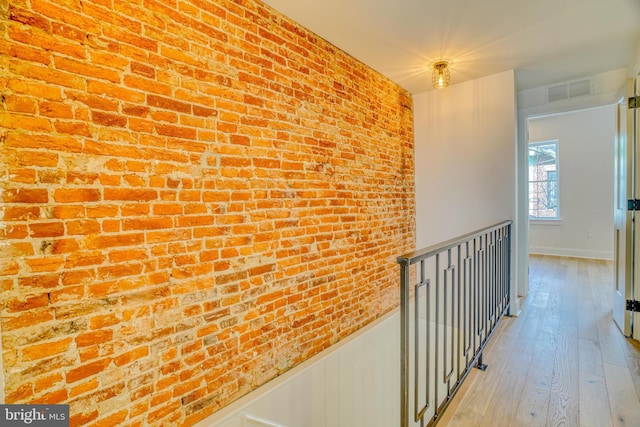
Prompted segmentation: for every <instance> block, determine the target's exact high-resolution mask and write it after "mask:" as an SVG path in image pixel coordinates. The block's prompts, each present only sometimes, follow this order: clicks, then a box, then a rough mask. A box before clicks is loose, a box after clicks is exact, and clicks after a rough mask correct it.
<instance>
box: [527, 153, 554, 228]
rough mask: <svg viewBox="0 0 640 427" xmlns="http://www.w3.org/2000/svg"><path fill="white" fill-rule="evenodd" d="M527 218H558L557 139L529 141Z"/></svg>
mask: <svg viewBox="0 0 640 427" xmlns="http://www.w3.org/2000/svg"><path fill="white" fill-rule="evenodd" d="M529 218H531V219H560V209H559V204H558V141H545V142H531V143H529Z"/></svg>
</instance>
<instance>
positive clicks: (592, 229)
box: [528, 104, 615, 259]
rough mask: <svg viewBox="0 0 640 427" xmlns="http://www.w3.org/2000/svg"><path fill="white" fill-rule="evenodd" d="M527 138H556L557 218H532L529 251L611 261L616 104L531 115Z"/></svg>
mask: <svg viewBox="0 0 640 427" xmlns="http://www.w3.org/2000/svg"><path fill="white" fill-rule="evenodd" d="M528 125H529V126H528V129H529V141H531V142H537V141H549V140H554V139H557V140H558V141H559V142H558V151H559V153H558V159H559V180H560V183H559V184H560V188H559V197H560V216H561V221H557V222H556V221H532V222H531V224H530V227H529V247H530V252H531V253H540V254H550V255H564V256H577V257H585V258H600V259H613V143H614V137H615V105H613V104H610V105H606V106H601V107H596V108H589V109H584V110H577V111H572V112H567V113H562V114H554V115H548V116H541V117H535V118H530V119H529V121H528Z"/></svg>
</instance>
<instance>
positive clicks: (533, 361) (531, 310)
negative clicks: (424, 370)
mask: <svg viewBox="0 0 640 427" xmlns="http://www.w3.org/2000/svg"><path fill="white" fill-rule="evenodd" d="M529 277H530V283H529V295H528V297H527V298H526V300H525V301H524V304H523V307H522V312H521V313H520V316H519V317H511V318H504V319H503V320H502V321H501V324H500V325H499V326H498V329H497V330H496V333H495V335H494V336H493V338H492V340H491V342H490V343H489V344H488V345H487V347H486V348H485V351H484V360H483V362H484V363H486V364H488V365H489V369H488V370H487V371H486V372H481V371H479V370H477V369H474V370H473V372H472V373H470V374H469V377H467V380H466V381H465V384H464V385H463V386H462V388H461V390H460V392H459V393H458V395H457V396H456V397H455V399H454V401H453V402H452V404H451V406H450V407H449V409H448V410H447V411H446V412H445V414H444V416H443V418H442V420H441V421H440V423H439V424H438V426H452V427H455V426H464V427H468V426H474V427H475V426H478V427H484V426H491V427H500V426H505V427H507V426H508V427H514V426H567V427H573V426H584V427H591V426H593V427H607V426H634V427H638V426H640V397H639V396H640V345H638V343H637V342H632V341H630V340H627V339H625V338H624V337H623V336H622V334H621V333H620V331H619V329H618V328H617V327H616V325H615V324H614V322H613V320H612V318H611V303H612V289H613V284H612V283H613V263H612V262H607V261H599V260H584V259H577V258H564V257H546V256H544V257H543V256H531V257H530V274H529Z"/></svg>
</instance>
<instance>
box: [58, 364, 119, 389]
mask: <svg viewBox="0 0 640 427" xmlns="http://www.w3.org/2000/svg"><path fill="white" fill-rule="evenodd" d="M110 364H111V359H102V360H96V361H95V362H91V363H87V364H84V365H81V366H79V367H78V368H75V369H71V370H70V371H68V372H67V373H66V379H67V384H70V383H74V382H76V381H80V380H81V379H84V378H87V377H89V376H92V375H96V374H99V373H100V372H102V371H104V370H105V369H106V368H107V366H109V365H110Z"/></svg>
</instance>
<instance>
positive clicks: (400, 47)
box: [264, 0, 640, 94]
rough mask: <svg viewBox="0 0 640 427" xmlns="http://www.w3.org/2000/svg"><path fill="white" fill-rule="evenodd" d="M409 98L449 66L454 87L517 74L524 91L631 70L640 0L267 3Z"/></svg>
mask: <svg viewBox="0 0 640 427" xmlns="http://www.w3.org/2000/svg"><path fill="white" fill-rule="evenodd" d="M264 2H265V3H266V4H268V5H270V6H272V7H273V8H275V9H276V10H278V11H280V12H282V13H283V14H285V15H287V16H288V17H290V18H292V19H293V20H295V21H297V22H298V23H300V24H302V25H303V26H305V27H306V28H308V29H310V30H311V31H313V32H314V33H316V34H317V35H318V36H320V37H322V38H324V39H325V40H327V41H329V42H331V43H332V44H334V45H335V46H337V47H338V48H340V49H342V50H344V51H346V52H347V53H349V54H351V55H352V56H354V57H355V58H357V59H359V60H360V61H362V62H364V63H365V64H367V65H369V66H370V67H372V68H374V69H376V70H378V71H379V72H381V73H382V74H384V75H386V76H387V77H389V78H390V79H392V80H393V81H395V82H397V83H398V84H400V85H401V86H402V87H404V88H405V89H407V90H409V91H410V92H412V93H414V94H417V93H420V92H424V91H427V90H431V89H432V87H431V69H430V67H431V65H432V64H433V63H434V62H437V61H438V60H441V59H446V60H448V61H450V62H451V63H452V65H451V83H452V84H456V83H460V82H463V81H465V80H471V79H475V78H479V77H482V76H487V75H491V74H494V73H498V72H502V71H506V70H510V69H515V70H516V82H517V85H518V89H519V90H522V89H529V88H533V87H539V86H545V85H550V84H553V83H558V82H563V81H567V80H573V79H579V78H582V77H587V76H590V75H593V74H598V73H602V72H605V71H610V70H615V69H620V68H623V67H627V66H628V65H629V63H630V61H631V60H632V57H633V53H634V52H635V50H636V46H637V43H638V42H639V41H640V0H440V1H436V0H264Z"/></svg>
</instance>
